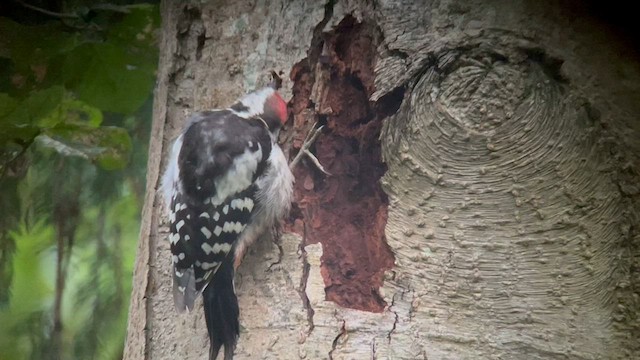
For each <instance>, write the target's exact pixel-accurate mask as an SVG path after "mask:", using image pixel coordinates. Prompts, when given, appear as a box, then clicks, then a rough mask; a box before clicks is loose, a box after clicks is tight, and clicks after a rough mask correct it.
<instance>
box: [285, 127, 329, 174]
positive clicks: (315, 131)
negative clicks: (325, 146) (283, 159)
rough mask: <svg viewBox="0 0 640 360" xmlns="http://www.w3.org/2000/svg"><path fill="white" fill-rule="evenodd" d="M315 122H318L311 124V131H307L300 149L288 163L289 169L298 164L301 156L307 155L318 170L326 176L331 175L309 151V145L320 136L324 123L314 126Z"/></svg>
mask: <svg viewBox="0 0 640 360" xmlns="http://www.w3.org/2000/svg"><path fill="white" fill-rule="evenodd" d="M317 124H318V123H315V124H313V127H312V128H311V131H309V133H308V134H307V136H306V138H305V139H304V142H303V143H302V147H300V151H298V154H296V157H295V158H293V160H292V161H291V162H290V163H289V167H290V168H291V169H293V168H295V167H296V165H298V163H299V162H300V160H301V159H302V157H303V156H307V157H308V158H309V159H310V160H311V161H312V162H313V164H314V165H315V166H317V167H318V169H319V170H320V171H322V172H323V173H324V174H325V175H327V176H331V174H330V173H329V172H328V171H326V170H325V169H324V167H323V166H322V165H321V164H320V161H318V158H316V157H315V155H313V154H312V153H311V151H309V148H310V147H311V145H312V144H313V143H314V142H315V141H316V139H317V138H318V136H320V133H322V129H324V125H322V126H320V127H318V128H316V125H317Z"/></svg>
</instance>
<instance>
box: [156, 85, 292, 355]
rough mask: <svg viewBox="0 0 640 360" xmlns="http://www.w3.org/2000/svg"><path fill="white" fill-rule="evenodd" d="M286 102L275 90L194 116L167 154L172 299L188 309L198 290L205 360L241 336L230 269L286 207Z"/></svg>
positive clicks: (288, 175) (230, 352)
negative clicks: (205, 333)
mask: <svg viewBox="0 0 640 360" xmlns="http://www.w3.org/2000/svg"><path fill="white" fill-rule="evenodd" d="M286 120H287V108H286V103H285V101H284V100H283V99H282V97H280V95H279V94H278V93H277V92H276V90H275V89H273V88H269V87H267V88H263V89H260V90H257V91H255V92H252V93H250V94H248V95H246V96H244V97H242V98H241V99H240V100H239V101H238V102H236V103H235V104H233V105H232V106H231V107H229V108H228V109H224V110H211V111H202V112H198V113H195V114H194V115H192V116H191V118H190V119H189V121H188V122H187V125H186V126H185V128H184V130H183V131H182V133H181V135H180V136H178V138H177V139H176V140H175V142H174V144H173V147H172V149H171V154H170V158H169V161H168V164H167V169H166V171H165V173H164V175H163V178H162V185H161V190H162V192H163V195H164V200H165V204H166V205H167V207H168V208H167V210H168V214H169V222H170V227H169V242H170V245H171V253H172V264H173V299H174V302H175V306H176V308H177V310H178V312H184V311H185V310H188V311H190V310H192V309H193V306H194V301H195V299H196V298H197V296H198V295H199V294H200V293H202V297H203V304H204V313H205V320H206V323H207V330H208V332H209V340H210V350H209V359H210V360H214V359H216V357H217V356H218V353H219V351H220V348H221V347H223V346H224V359H225V360H230V359H232V358H233V352H234V349H235V346H236V343H237V340H238V337H239V328H240V325H239V321H238V315H239V308H238V299H237V297H236V293H235V288H234V282H233V278H234V272H235V270H236V268H237V266H238V265H239V263H240V260H241V259H242V257H243V256H244V253H245V251H246V249H247V247H248V246H249V245H250V244H251V243H252V242H254V241H255V240H256V239H257V238H258V237H259V236H260V235H261V234H263V233H265V231H267V230H268V229H271V227H272V226H273V225H275V224H276V223H277V221H278V220H279V219H280V218H281V217H282V216H284V215H285V214H286V213H287V212H288V211H289V208H290V204H291V201H292V197H293V175H292V173H291V170H290V168H289V165H288V164H287V160H286V158H285V156H284V154H283V152H282V149H281V148H280V146H279V145H278V142H277V138H278V133H279V131H280V129H281V127H282V125H283V124H284V123H285V122H286Z"/></svg>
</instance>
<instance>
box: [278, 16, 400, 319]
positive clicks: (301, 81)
mask: <svg viewBox="0 0 640 360" xmlns="http://www.w3.org/2000/svg"><path fill="white" fill-rule="evenodd" d="M376 31H377V29H376V28H375V27H373V26H370V25H368V24H363V23H358V22H357V21H356V20H355V19H354V18H353V17H346V18H345V19H343V20H342V21H341V22H340V24H339V25H338V26H337V27H336V28H335V29H333V30H332V31H330V32H328V33H324V34H322V36H323V41H314V42H313V43H315V44H317V45H316V46H318V48H316V49H311V51H309V54H310V56H309V58H307V59H304V60H303V61H301V62H300V63H298V64H297V65H296V66H295V67H294V68H293V70H292V74H291V78H292V79H293V81H294V85H293V94H294V96H293V99H292V101H291V104H290V107H291V109H292V112H293V118H294V129H296V135H295V136H294V146H293V149H292V150H293V151H292V156H293V155H294V154H295V152H296V151H297V150H298V149H299V147H300V145H301V144H302V140H303V139H304V136H305V135H306V134H305V131H304V130H302V129H308V128H309V127H310V126H311V124H313V123H314V122H318V123H320V124H324V125H325V131H324V132H323V133H322V134H321V135H320V137H319V138H318V139H317V140H316V142H315V144H314V145H313V148H312V149H311V150H312V152H313V153H314V154H315V155H316V156H317V158H318V160H319V161H320V163H321V164H322V165H323V166H324V167H325V168H326V170H327V171H328V172H330V173H331V174H332V175H331V176H326V175H324V174H322V173H321V172H320V171H319V170H318V169H317V168H315V167H314V166H313V165H312V164H310V163H309V162H308V161H305V162H304V164H302V165H299V166H297V167H296V168H295V169H294V175H295V177H296V184H295V190H294V191H295V204H294V211H292V213H291V217H290V219H289V220H290V221H289V226H288V227H289V229H292V230H294V231H297V232H300V233H302V235H304V236H305V245H306V244H314V243H321V244H322V250H323V255H322V258H321V273H322V277H323V279H324V283H325V293H326V299H327V300H329V301H333V302H335V303H337V304H338V305H340V306H342V307H347V308H353V309H358V310H364V311H371V312H381V311H383V310H384V307H385V306H386V302H385V301H384V299H383V298H382V296H381V295H380V292H379V288H380V286H381V285H382V282H383V276H384V272H385V271H386V270H388V269H390V268H391V267H392V266H393V264H394V255H393V253H392V251H391V249H390V248H389V246H388V245H387V243H386V238H385V226H386V223H387V207H388V199H387V195H386V194H385V193H384V191H383V190H382V188H381V186H380V182H379V180H380V178H381V177H382V176H383V175H384V173H385V171H386V166H385V164H384V163H383V162H382V157H381V147H380V139H379V137H380V131H381V128H382V121H383V119H384V118H385V117H386V116H388V115H389V114H391V113H394V112H395V111H396V110H397V109H398V107H399V104H400V102H401V101H402V98H403V91H394V92H393V94H392V96H387V97H384V98H383V99H381V100H380V101H378V103H372V102H370V101H369V97H370V95H371V94H372V93H373V91H374V66H375V58H376V47H377V44H376V37H377V35H376ZM323 46H324V47H323ZM314 88H315V89H316V90H315V92H320V93H322V94H323V95H322V96H317V95H316V96H315V98H314V99H312V97H313V96H314V95H312V93H313V92H314ZM317 89H322V90H321V91H318V90H317ZM317 102H320V103H317ZM314 109H316V110H314Z"/></svg>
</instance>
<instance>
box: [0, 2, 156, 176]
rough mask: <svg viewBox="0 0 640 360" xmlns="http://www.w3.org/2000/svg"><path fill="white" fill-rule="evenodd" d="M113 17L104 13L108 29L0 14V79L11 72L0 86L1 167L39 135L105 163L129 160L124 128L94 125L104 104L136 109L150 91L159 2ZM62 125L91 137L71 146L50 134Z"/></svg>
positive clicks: (125, 111) (108, 166)
mask: <svg viewBox="0 0 640 360" xmlns="http://www.w3.org/2000/svg"><path fill="white" fill-rule="evenodd" d="M109 19H116V20H112V22H111V23H109V22H108V21H105V20H103V21H102V24H101V25H102V26H105V23H106V25H108V28H105V29H100V30H95V29H93V28H91V27H89V28H90V29H91V30H87V31H76V32H69V31H68V30H67V27H66V26H65V24H62V23H58V22H49V23H46V24H42V25H23V24H20V23H17V22H15V21H13V20H11V19H8V18H3V17H0V33H1V34H3V36H2V37H0V59H4V61H5V62H6V63H7V64H8V65H7V66H5V67H0V79H7V80H8V81H7V82H6V83H5V85H2V86H0V174H2V173H3V172H4V171H5V170H6V168H7V167H8V166H9V165H10V164H11V163H12V162H13V161H15V160H16V158H17V157H19V156H22V155H23V154H24V152H25V149H26V148H28V147H29V146H31V145H32V144H33V143H34V141H35V139H36V138H37V137H40V136H43V137H45V139H44V141H43V142H44V143H45V144H55V145H52V146H50V147H51V148H52V149H54V150H59V151H62V153H61V154H63V155H69V154H74V155H77V156H81V157H84V158H86V159H89V160H92V161H95V163H96V164H98V165H100V166H104V167H105V168H106V169H115V168H122V167H123V166H124V165H126V163H127V159H128V156H129V152H130V150H131V146H130V140H126V139H124V138H123V135H125V133H124V132H118V131H114V130H113V129H109V130H105V129H100V128H98V127H97V126H96V125H100V122H101V120H100V119H101V112H104V111H108V112H112V113H118V114H124V115H126V114H131V113H133V112H135V111H136V110H137V109H138V108H140V106H142V104H143V103H144V102H145V101H146V100H147V98H148V97H149V94H150V92H151V89H152V87H153V83H154V76H155V74H154V72H155V67H156V61H157V50H156V44H155V41H156V38H155V29H157V26H158V24H159V17H158V11H157V7H156V6H154V5H137V6H135V7H131V8H130V9H129V8H128V9H127V13H126V14H124V15H123V14H118V16H112V17H109ZM83 120H84V121H83ZM79 122H84V124H83V125H84V126H80V125H79ZM67 125H71V126H67ZM92 125H94V126H92ZM74 131H75V132H77V134H75V135H74V134H71V132H74ZM60 133H64V136H63V138H64V139H66V140H69V139H72V140H73V141H71V142H73V143H76V144H77V141H76V140H78V139H85V140H88V141H81V142H80V144H81V145H82V146H81V147H82V149H74V146H70V145H69V144H68V143H67V142H68V141H64V140H62V141H60V140H57V139H55V138H54V137H53V136H51V135H52V134H54V135H56V134H57V135H59V134H60ZM51 139H54V140H53V141H52V140H51ZM128 144H129V145H128ZM63 145H65V146H63ZM91 146H94V147H95V148H93V149H92V148H91ZM73 150H77V151H73ZM81 154H82V155H81ZM96 154H101V155H96Z"/></svg>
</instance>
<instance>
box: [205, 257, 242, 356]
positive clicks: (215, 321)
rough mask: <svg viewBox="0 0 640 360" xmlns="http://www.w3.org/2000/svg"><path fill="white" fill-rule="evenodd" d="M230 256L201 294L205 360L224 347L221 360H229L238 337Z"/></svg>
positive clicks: (237, 311) (238, 327) (237, 314)
mask: <svg viewBox="0 0 640 360" xmlns="http://www.w3.org/2000/svg"><path fill="white" fill-rule="evenodd" d="M233 275H234V269H233V256H227V258H226V259H225V261H224V262H223V263H222V265H221V266H220V268H219V269H218V271H216V273H215V274H214V275H213V279H211V282H210V283H209V285H208V286H207V287H206V288H205V290H204V292H203V293H202V298H203V302H204V317H205V319H206V321H207V330H208V331H209V340H210V343H211V348H210V349H209V360H215V359H216V357H217V356H218V352H220V348H221V347H222V346H224V359H225V360H231V359H233V351H234V350H235V347H236V342H237V340H238V335H239V334H240V322H239V321H238V316H239V314H240V310H239V308H238V298H237V297H236V292H235V289H234V285H233Z"/></svg>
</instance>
